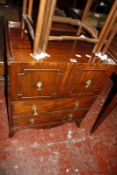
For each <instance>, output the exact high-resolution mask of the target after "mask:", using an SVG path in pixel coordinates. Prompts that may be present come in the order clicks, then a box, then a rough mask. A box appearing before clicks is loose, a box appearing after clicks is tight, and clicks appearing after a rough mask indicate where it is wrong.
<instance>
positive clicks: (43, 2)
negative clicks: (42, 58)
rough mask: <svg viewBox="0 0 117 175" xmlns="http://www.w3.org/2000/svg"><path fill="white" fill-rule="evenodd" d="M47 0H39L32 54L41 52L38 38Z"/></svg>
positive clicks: (39, 37)
mask: <svg viewBox="0 0 117 175" xmlns="http://www.w3.org/2000/svg"><path fill="white" fill-rule="evenodd" d="M46 2H47V0H40V4H39V11H38V17H37V23H36V31H35V37H34V44H33V55H36V54H39V53H40V52H41V48H40V45H39V44H40V39H41V34H42V26H43V22H44V21H43V19H44V14H45V7H46Z"/></svg>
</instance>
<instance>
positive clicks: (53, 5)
mask: <svg viewBox="0 0 117 175" xmlns="http://www.w3.org/2000/svg"><path fill="white" fill-rule="evenodd" d="M56 2H57V0H52V1H51V8H50V13H49V18H48V25H47V31H46V33H45V42H44V46H43V51H45V50H46V48H47V43H48V39H49V34H50V29H51V25H52V19H53V16H54V12H55V7H56Z"/></svg>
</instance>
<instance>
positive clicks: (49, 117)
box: [13, 112, 69, 127]
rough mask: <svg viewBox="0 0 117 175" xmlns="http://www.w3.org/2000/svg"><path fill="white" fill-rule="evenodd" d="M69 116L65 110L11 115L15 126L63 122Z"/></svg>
mask: <svg viewBox="0 0 117 175" xmlns="http://www.w3.org/2000/svg"><path fill="white" fill-rule="evenodd" d="M68 116H69V113H67V112H56V113H49V114H48V113H41V114H39V115H37V116H31V115H24V116H20V117H19V116H18V117H17V116H15V117H13V125H14V126H15V127H20V126H36V125H45V124H49V123H50V124H51V123H58V122H61V123H64V122H65V121H66V120H67V118H68Z"/></svg>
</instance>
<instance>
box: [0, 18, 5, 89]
mask: <svg viewBox="0 0 117 175" xmlns="http://www.w3.org/2000/svg"><path fill="white" fill-rule="evenodd" d="M4 44H5V42H4V18H3V16H0V86H3V84H4V83H3V80H4V78H3V76H4V58H5V49H4Z"/></svg>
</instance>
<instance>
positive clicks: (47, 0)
mask: <svg viewBox="0 0 117 175" xmlns="http://www.w3.org/2000/svg"><path fill="white" fill-rule="evenodd" d="M56 2H57V0H40V3H39V7H38V9H39V10H38V17H37V23H36V30H35V32H34V30H33V25H32V18H31V17H32V7H33V0H29V1H27V0H24V1H23V20H22V28H23V29H24V28H26V27H27V28H28V30H29V33H30V35H31V37H32V39H33V40H34V43H33V55H34V56H35V55H37V54H40V53H41V52H46V48H47V44H48V41H49V40H57V41H61V40H80V41H86V42H91V43H94V48H93V50H92V53H96V52H100V51H102V49H103V46H104V45H105V41H107V40H108V38H109V35H110V32H111V30H112V26H113V25H114V23H115V20H116V17H117V12H116V11H117V0H115V1H114V3H113V5H112V8H111V10H110V13H109V15H108V17H107V19H106V21H105V24H104V26H103V28H102V30H101V32H100V34H99V35H98V33H97V32H96V30H95V29H94V28H92V27H91V26H90V25H89V24H87V23H86V22H85V20H86V18H87V16H88V13H89V10H90V7H91V5H92V3H93V0H87V2H86V6H85V9H84V13H83V15H82V18H81V20H80V21H79V20H75V19H71V18H64V17H56V16H54V11H55V7H56ZM52 22H57V23H66V24H70V25H75V26H79V29H78V33H77V35H76V36H49V35H50V29H51V25H52ZM83 29H84V30H86V31H88V32H89V33H90V35H91V37H81V36H79V34H80V33H81V30H83ZM107 43H108V42H107ZM107 48H108V44H106V46H105V49H103V53H105V52H106V50H107Z"/></svg>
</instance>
